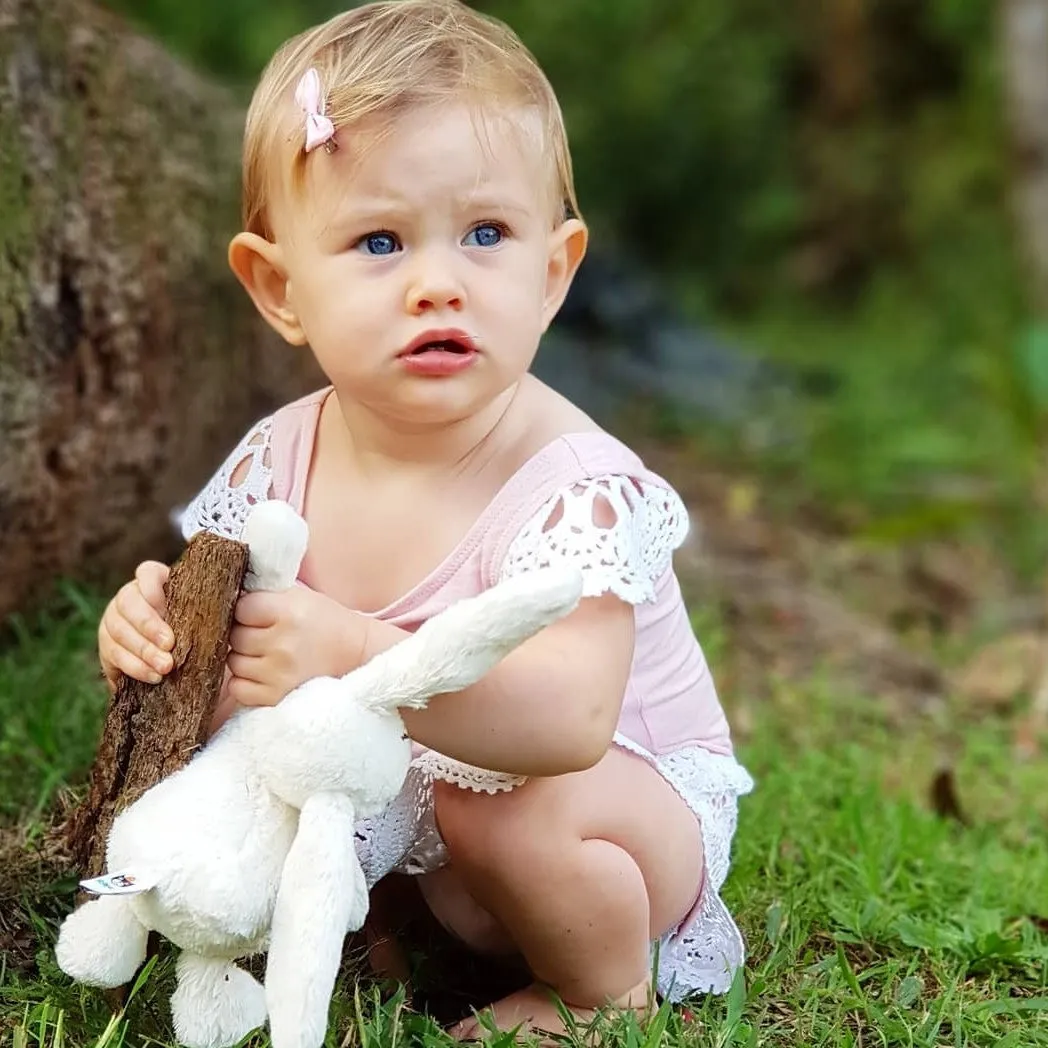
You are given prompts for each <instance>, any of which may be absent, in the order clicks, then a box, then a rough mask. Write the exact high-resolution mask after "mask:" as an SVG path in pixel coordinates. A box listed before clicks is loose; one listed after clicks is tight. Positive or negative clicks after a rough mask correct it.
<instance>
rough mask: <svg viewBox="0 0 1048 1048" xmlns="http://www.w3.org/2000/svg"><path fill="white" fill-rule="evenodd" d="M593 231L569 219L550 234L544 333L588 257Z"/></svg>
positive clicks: (543, 304) (543, 303) (543, 318)
mask: <svg viewBox="0 0 1048 1048" xmlns="http://www.w3.org/2000/svg"><path fill="white" fill-rule="evenodd" d="M588 242H589V231H588V230H587V229H586V227H585V225H583V223H582V222H580V221H579V220H578V219H577V218H569V219H566V220H565V221H564V222H562V223H561V224H560V225H559V226H557V228H556V229H554V230H553V232H552V233H550V239H549V262H548V264H547V268H546V294H545V297H544V298H543V302H542V330H543V331H545V330H546V328H547V327H549V325H550V323H551V322H552V321H553V318H554V317H555V316H556V315H557V313H558V311H559V310H560V307H561V306H562V305H563V304H564V299H565V298H566V297H567V294H568V289H569V288H570V287H571V282H572V280H574V279H575V273H576V271H577V270H578V268H579V264H580V263H581V262H582V259H583V257H584V256H585V254H586V245H587V243H588Z"/></svg>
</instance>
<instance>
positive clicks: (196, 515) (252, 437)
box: [180, 418, 273, 540]
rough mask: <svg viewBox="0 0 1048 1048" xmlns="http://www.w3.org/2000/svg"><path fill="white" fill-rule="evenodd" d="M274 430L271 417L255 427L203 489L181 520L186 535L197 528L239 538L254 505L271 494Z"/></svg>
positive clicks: (183, 513)
mask: <svg viewBox="0 0 1048 1048" xmlns="http://www.w3.org/2000/svg"><path fill="white" fill-rule="evenodd" d="M272 429H273V422H272V419H271V418H265V419H263V420H262V421H261V422H259V423H257V424H256V425H255V426H252V427H251V429H250V430H249V431H248V433H247V435H246V436H245V437H244V438H243V440H241V441H240V443H239V444H238V445H237V446H236V447H235V448H234V449H233V451H232V452H231V453H230V455H229V457H228V458H227V459H226V461H225V462H223V463H222V465H221V466H220V467H219V469H218V471H217V472H216V473H215V475H214V476H213V477H212V478H211V479H210V480H209V481H208V482H207V484H206V485H205V486H204V489H203V491H201V492H200V494H199V495H197V496H196V498H194V499H193V501H192V502H190V503H189V505H188V506H186V508H185V510H183V512H182V514H181V520H180V525H181V528H182V537H183V538H185V539H187V540H188V539H190V538H192V537H193V535H195V534H196V533H197V532H198V531H210V532H212V533H214V534H216V535H222V536H223V537H225V538H229V539H239V538H240V533H241V531H242V530H243V527H244V521H245V520H246V519H247V515H248V512H249V511H250V509H251V507H252V506H254V505H255V503H257V502H264V501H265V500H266V499H268V498H269V497H270V484H271V481H272V475H273V468H272V462H271V459H270V449H269V442H270V438H271V434H272Z"/></svg>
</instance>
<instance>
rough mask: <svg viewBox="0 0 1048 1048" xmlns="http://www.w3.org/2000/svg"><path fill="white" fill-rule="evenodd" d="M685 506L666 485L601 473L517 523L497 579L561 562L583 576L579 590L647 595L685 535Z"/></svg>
mask: <svg viewBox="0 0 1048 1048" xmlns="http://www.w3.org/2000/svg"><path fill="white" fill-rule="evenodd" d="M689 524H690V522H689V520H688V511H687V509H686V508H685V506H684V503H683V502H682V501H681V499H680V496H679V495H678V494H677V493H676V492H675V491H673V490H672V488H667V487H662V486H660V485H656V484H651V483H647V482H645V481H641V480H638V479H636V478H634V477H629V476H620V475H617V474H616V475H612V476H602V477H593V478H591V479H589V480H584V481H581V482H579V483H577V484H573V485H571V486H569V487H567V488H565V489H563V490H562V491H560V492H558V493H557V494H556V495H554V496H553V497H552V498H551V499H550V500H549V501H548V502H546V503H545V505H543V506H542V508H541V509H540V510H539V511H538V512H537V513H536V514H535V515H534V516H533V517H532V518H531V519H530V520H529V521H528V522H527V523H526V524H525V525H524V527H523V528H521V530H520V532H519V534H518V535H517V536H516V538H515V539H514V540H513V542H512V544H511V545H510V547H509V549H508V551H507V552H506V557H505V560H504V561H503V563H502V569H501V571H500V575H499V577H500V578H502V579H506V578H511V577H513V576H514V575H519V574H521V573H522V572H525V571H532V570H534V569H535V568H541V567H549V566H550V565H552V564H555V563H557V562H564V561H567V562H569V563H571V564H573V565H575V566H576V567H578V568H580V569H581V570H582V573H583V580H584V581H583V591H582V592H583V595H584V596H586V597H595V596H599V595H600V594H602V593H608V592H611V593H614V594H615V595H616V596H617V597H620V598H621V599H622V600H624V601H626V602H627V603H629V604H641V603H643V602H645V601H649V600H653V599H654V597H655V584H656V582H658V580H659V579H660V578H661V577H662V575H663V574H664V573H665V571H666V569H667V568H668V567H669V566H670V563H671V561H672V558H673V551H674V550H675V549H677V548H678V547H679V546H680V545H681V543H682V542H683V541H684V539H685V537H686V536H687V534H688V528H689Z"/></svg>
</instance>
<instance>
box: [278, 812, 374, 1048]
mask: <svg viewBox="0 0 1048 1048" xmlns="http://www.w3.org/2000/svg"><path fill="white" fill-rule="evenodd" d="M355 823H356V813H355V811H354V807H353V804H352V802H351V801H350V800H349V798H347V797H346V796H345V795H344V794H337V793H319V794H315V795H314V796H312V797H310V798H309V799H308V800H307V801H306V803H305V804H304V805H303V808H302V814H301V816H300V818H299V824H298V834H297V836H296V837H295V842H294V844H293V845H292V846H291V850H290V851H289V852H288V856H287V859H286V860H285V862H284V870H283V874H282V876H281V879H280V890H279V892H278V893H277V901H276V908H275V910H274V912H273V924H272V929H271V933H270V943H269V957H268V960H267V963H266V983H265V987H266V1006H267V1009H268V1011H269V1027H270V1034H271V1037H272V1041H273V1048H319V1046H320V1045H321V1044H322V1043H323V1041H324V1035H325V1032H326V1030H327V1020H328V1008H329V1005H330V1002H331V992H332V989H333V988H334V985H335V978H336V977H337V975H338V969H339V964H340V963H341V959H342V944H343V940H344V939H345V937H346V934H347V932H349V931H354V930H356V929H358V928H360V927H361V926H362V925H363V923H364V919H365V917H366V916H367V910H368V890H367V883H366V882H365V879H364V871H363V870H362V869H361V867H360V862H359V860H358V859H357V856H356V851H355V849H354V845H353V834H354V829H355Z"/></svg>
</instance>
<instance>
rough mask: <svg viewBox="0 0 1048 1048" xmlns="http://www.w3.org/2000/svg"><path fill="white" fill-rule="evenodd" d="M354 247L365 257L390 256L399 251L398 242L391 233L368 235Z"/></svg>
mask: <svg viewBox="0 0 1048 1048" xmlns="http://www.w3.org/2000/svg"><path fill="white" fill-rule="evenodd" d="M355 246H356V248H357V250H358V251H363V252H364V254H365V255H392V254H393V253H394V252H396V251H399V250H400V242H399V241H398V240H397V238H396V237H395V236H394V235H393V234H392V233H368V235H367V236H366V237H361V238H360V239H359V240H358V241H357V242H356V245H355Z"/></svg>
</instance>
